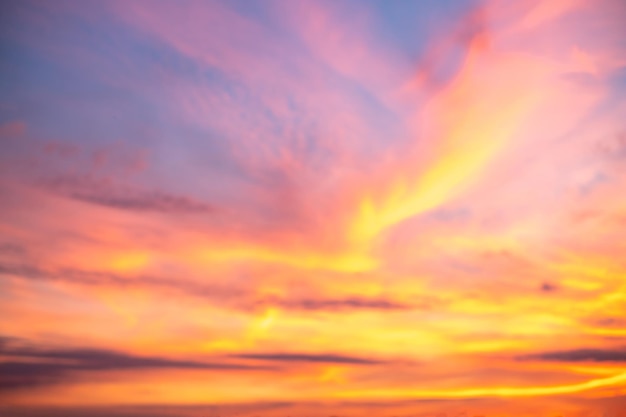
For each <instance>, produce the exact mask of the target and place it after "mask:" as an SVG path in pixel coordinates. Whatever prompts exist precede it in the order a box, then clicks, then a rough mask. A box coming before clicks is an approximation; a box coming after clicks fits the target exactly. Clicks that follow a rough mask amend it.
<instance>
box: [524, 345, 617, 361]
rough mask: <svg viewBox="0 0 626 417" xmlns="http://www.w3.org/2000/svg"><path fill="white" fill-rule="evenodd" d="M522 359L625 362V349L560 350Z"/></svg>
mask: <svg viewBox="0 0 626 417" xmlns="http://www.w3.org/2000/svg"><path fill="white" fill-rule="evenodd" d="M522 359H535V360H542V361H556V362H626V348H617V349H573V350H561V351H553V352H544V353H538V354H535V355H528V356H524V357H522Z"/></svg>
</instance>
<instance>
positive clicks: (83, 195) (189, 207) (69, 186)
mask: <svg viewBox="0 0 626 417" xmlns="http://www.w3.org/2000/svg"><path fill="white" fill-rule="evenodd" d="M40 185H41V186H42V187H43V188H44V189H46V190H48V191H50V192H53V193H56V194H60V195H63V196H65V197H68V198H72V199H74V200H79V201H83V202H86V203H90V204H96V205H99V206H105V207H111V208H115V209H120V210H132V211H153V212H163V213H212V212H214V211H215V208H214V207H213V206H212V205H210V204H207V203H205V202H202V201H198V200H195V199H192V198H189V197H185V196H180V195H173V194H169V193H164V192H162V191H157V190H141V189H136V188H132V187H129V186H124V185H119V184H114V183H113V182H112V181H108V180H106V179H97V178H92V177H90V176H59V177H56V178H54V179H52V180H46V181H42V182H40Z"/></svg>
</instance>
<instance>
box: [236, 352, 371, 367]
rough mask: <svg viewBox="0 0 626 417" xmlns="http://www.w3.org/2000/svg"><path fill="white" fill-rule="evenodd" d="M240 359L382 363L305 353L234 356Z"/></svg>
mask: <svg viewBox="0 0 626 417" xmlns="http://www.w3.org/2000/svg"><path fill="white" fill-rule="evenodd" d="M234 357H236V358H240V359H254V360H260V361H268V362H309V363H334V364H346V365H377V364H379V363H381V362H380V361H376V360H372V359H365V358H360V357H356V356H344V355H334V354H304V353H244V354H239V355H234Z"/></svg>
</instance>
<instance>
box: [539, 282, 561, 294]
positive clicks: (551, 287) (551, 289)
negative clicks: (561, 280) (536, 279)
mask: <svg viewBox="0 0 626 417" xmlns="http://www.w3.org/2000/svg"><path fill="white" fill-rule="evenodd" d="M556 290H557V287H556V285H554V284H552V283H550V282H544V283H543V284H541V291H543V292H554V291H556Z"/></svg>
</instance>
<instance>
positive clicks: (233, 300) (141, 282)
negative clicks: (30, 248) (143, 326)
mask: <svg viewBox="0 0 626 417" xmlns="http://www.w3.org/2000/svg"><path fill="white" fill-rule="evenodd" d="M0 274H8V275H14V276H18V277H21V278H24V279H32V280H52V281H63V282H70V283H74V284H79V285H110V286H116V287H124V288H126V287H136V288H146V287H150V288H162V289H164V290H168V291H174V292H176V293H177V294H183V295H186V296H192V297H196V298H203V299H207V300H210V301H211V302H214V303H219V304H221V305H228V306H230V307H233V308H237V309H244V310H256V309H259V308H267V307H270V306H278V307H280V308H283V309H287V310H300V311H312V312H313V311H333V312H341V311H351V310H388V311H395V310H399V311H401V310H409V309H415V308H422V309H423V308H428V307H429V305H430V304H432V300H421V302H420V304H419V305H417V304H416V305H413V304H405V303H400V302H397V301H394V300H391V299H387V298H383V297H361V296H349V297H344V298H323V297H320V298H289V297H287V298H277V297H272V298H263V299H258V298H257V297H256V296H255V294H254V291H253V290H251V289H246V288H243V287H237V286H234V285H217V284H202V283H199V282H195V281H192V280H188V279H184V277H182V278H176V277H159V276H151V275H137V276H132V277H128V276H122V275H118V274H115V273H111V272H102V271H85V270H79V269H74V268H58V269H45V268H41V267H38V266H36V265H30V264H28V263H24V262H22V263H16V262H2V261H0Z"/></svg>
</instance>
